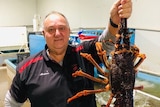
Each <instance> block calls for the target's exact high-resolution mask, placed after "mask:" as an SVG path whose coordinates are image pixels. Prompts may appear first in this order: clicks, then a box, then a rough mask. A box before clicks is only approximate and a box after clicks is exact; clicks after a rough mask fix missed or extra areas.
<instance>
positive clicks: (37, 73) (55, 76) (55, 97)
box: [10, 40, 99, 107]
mask: <svg viewBox="0 0 160 107" xmlns="http://www.w3.org/2000/svg"><path fill="white" fill-rule="evenodd" d="M96 41H97V40H92V41H88V42H83V43H82V44H79V45H78V46H71V45H68V48H67V52H66V54H65V57H64V60H63V65H62V66H61V65H59V64H58V63H56V62H54V61H52V60H51V59H50V58H49V57H48V55H47V52H46V50H47V46H46V47H45V49H44V50H43V51H41V52H39V53H38V54H36V55H34V56H30V57H28V58H27V59H26V60H23V61H22V62H21V63H19V64H18V66H17V68H16V72H17V73H16V76H15V77H14V79H13V83H12V85H11V89H10V93H11V95H12V96H13V97H14V98H15V100H16V101H18V102H21V103H22V102H24V101H25V100H26V99H27V98H29V100H30V102H31V106H32V107H96V101H95V95H88V96H83V97H80V98H78V99H76V100H74V101H72V102H71V103H69V104H67V99H68V98H70V97H72V96H73V95H75V94H76V93H77V92H79V91H81V90H84V89H93V88H94V85H93V81H91V80H89V79H86V78H84V77H72V73H73V72H75V71H76V70H78V69H82V70H83V71H85V72H86V73H88V74H90V75H92V76H93V75H94V66H93V65H92V64H91V63H90V62H89V61H88V60H86V59H84V58H82V57H81V56H80V55H79V53H80V52H86V53H90V54H92V56H93V57H94V59H95V60H97V61H98V62H99V58H98V56H97V53H96V48H95V42H96Z"/></svg>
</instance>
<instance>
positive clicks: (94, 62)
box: [80, 53, 108, 77]
mask: <svg viewBox="0 0 160 107" xmlns="http://www.w3.org/2000/svg"><path fill="white" fill-rule="evenodd" d="M80 55H81V56H82V57H84V58H86V59H87V60H89V61H90V62H91V63H92V64H93V65H94V66H95V67H96V68H97V70H98V71H99V72H100V73H101V74H102V75H104V76H105V77H108V73H107V72H104V71H103V69H102V68H101V67H100V66H99V65H98V64H97V62H96V61H95V60H94V59H93V58H92V56H91V54H88V53H80Z"/></svg>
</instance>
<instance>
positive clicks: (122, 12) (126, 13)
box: [110, 0, 132, 25]
mask: <svg viewBox="0 0 160 107" xmlns="http://www.w3.org/2000/svg"><path fill="white" fill-rule="evenodd" d="M131 13H132V2H131V0H117V1H116V2H115V3H114V5H113V6H112V8H111V11H110V17H111V20H112V21H113V22H114V23H115V24H117V25H118V24H119V23H120V21H121V18H129V17H130V16H131Z"/></svg>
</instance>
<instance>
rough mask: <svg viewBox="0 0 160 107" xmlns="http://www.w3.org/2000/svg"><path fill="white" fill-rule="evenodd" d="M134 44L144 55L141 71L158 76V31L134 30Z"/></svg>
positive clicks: (159, 33)
mask: <svg viewBox="0 0 160 107" xmlns="http://www.w3.org/2000/svg"><path fill="white" fill-rule="evenodd" d="M135 35H136V36H135V44H136V45H137V46H138V47H139V48H140V53H144V54H146V59H145V60H144V62H143V63H142V65H141V66H140V68H141V69H144V70H147V71H149V72H153V73H155V74H159V75H160V51H159V49H160V31H149V30H136V32H135Z"/></svg>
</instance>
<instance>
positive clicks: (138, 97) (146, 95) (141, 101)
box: [95, 79, 160, 107]
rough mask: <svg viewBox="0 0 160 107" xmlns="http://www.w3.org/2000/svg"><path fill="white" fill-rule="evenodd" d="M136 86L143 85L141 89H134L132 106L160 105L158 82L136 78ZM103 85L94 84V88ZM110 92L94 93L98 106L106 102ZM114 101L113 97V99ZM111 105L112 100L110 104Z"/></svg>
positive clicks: (156, 106) (151, 106)
mask: <svg viewBox="0 0 160 107" xmlns="http://www.w3.org/2000/svg"><path fill="white" fill-rule="evenodd" d="M135 85H136V86H140V85H143V86H144V89H143V90H141V91H140V90H136V91H134V107H160V93H159V86H160V84H158V85H157V84H155V83H153V82H149V81H144V80H139V79H137V80H136V82H135ZM102 87H104V86H103V85H99V84H95V88H102ZM110 93H111V92H110V91H108V92H102V93H98V94H96V100H97V104H98V107H101V105H104V104H106V103H107V101H108V99H109V96H110V95H109V94H110ZM113 101H114V99H113ZM110 107H114V106H113V102H112V105H111V106H110Z"/></svg>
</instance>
